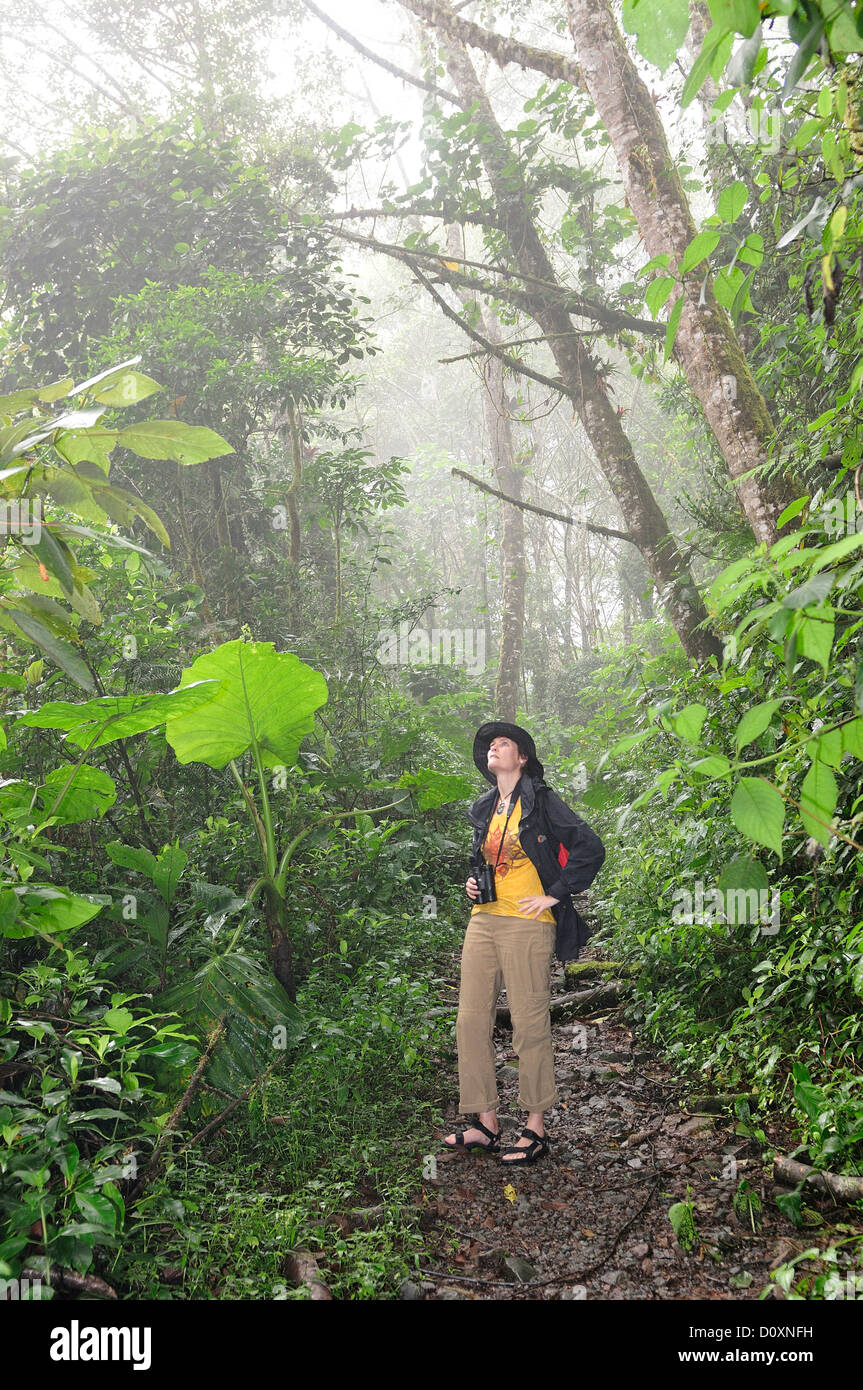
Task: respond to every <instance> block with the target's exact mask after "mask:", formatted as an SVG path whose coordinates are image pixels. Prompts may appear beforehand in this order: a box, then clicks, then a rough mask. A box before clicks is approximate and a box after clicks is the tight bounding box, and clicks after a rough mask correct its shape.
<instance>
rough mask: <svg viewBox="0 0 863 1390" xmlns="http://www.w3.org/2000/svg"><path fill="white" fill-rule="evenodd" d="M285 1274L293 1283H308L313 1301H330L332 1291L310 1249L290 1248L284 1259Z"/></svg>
mask: <svg viewBox="0 0 863 1390" xmlns="http://www.w3.org/2000/svg"><path fill="white" fill-rule="evenodd" d="M285 1274H286V1276H287V1278H288V1279H290V1280H291V1282H292V1283H293V1284H308V1286H309V1291H310V1294H311V1301H312V1302H313V1303H320V1302H322V1301H327V1300H328V1301H332V1297H333V1295H332V1293H331V1292H330V1289H329V1286H328V1285H327V1284H326V1283H325V1282H324V1279H323V1278H322V1276H321V1272H320V1270H319V1269H318V1262H317V1260H316V1259H315V1257H314V1255H313V1254H312V1252H311V1251H310V1250H292V1251H291V1253H290V1254H289V1255H288V1256H287V1257H286V1259H285Z"/></svg>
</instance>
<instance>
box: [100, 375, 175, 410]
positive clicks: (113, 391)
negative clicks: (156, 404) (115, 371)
mask: <svg viewBox="0 0 863 1390" xmlns="http://www.w3.org/2000/svg"><path fill="white" fill-rule="evenodd" d="M161 390H163V387H161V386H160V385H159V383H158V381H154V380H153V378H152V377H150V376H145V375H144V373H143V372H133V371H131V370H127V371H125V372H120V374H119V375H118V376H115V377H114V379H113V381H110V382H106V383H105V384H104V385H103V386H101V387H100V388H99V390H98V391H95V392H94V393H93V399H94V400H96V401H99V402H100V404H102V405H119V406H125V405H135V404H136V403H137V402H138V401H144V400H146V399H147V397H148V396H152V395H153V393H154V391H161Z"/></svg>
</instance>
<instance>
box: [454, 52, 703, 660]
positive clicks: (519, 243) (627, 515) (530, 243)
mask: <svg viewBox="0 0 863 1390" xmlns="http://www.w3.org/2000/svg"><path fill="white" fill-rule="evenodd" d="M441 48H442V51H443V54H444V58H445V62H446V66H447V71H448V72H449V74H450V78H451V80H452V82H453V83H454V84H455V88H456V91H457V92H458V94H459V97H460V100H461V102H462V105H463V106H464V108H465V110H469V109H470V108H471V107H472V106H474V107H475V109H476V111H477V113H478V118H479V120H481V121H482V123H483V125H484V126H485V127H486V131H487V139H484V140H483V141H482V142H481V144H480V151H481V157H482V161H483V165H484V167H485V171H486V174H487V176H488V178H489V181H490V183H491V185H492V189H493V191H494V195H495V198H496V201H497V204H498V208H499V210H500V213H501V217H502V220H503V226H504V229H505V234H506V238H507V241H508V242H509V245H510V247H511V249H512V253H513V256H514V257H515V260H516V263H517V265H518V268H519V270H520V271H521V273H522V275H526V276H532V277H534V278H535V279H538V280H540V281H545V282H546V283H547V284H551V285H554V286H556V287H557V285H558V280H557V276H556V274H555V271H554V268H553V267H552V264H551V261H550V260H549V257H548V255H547V253H546V250H545V247H544V246H543V244H542V241H541V240H540V237H539V233H538V232H537V229H536V226H535V225H534V222H533V220H532V217H531V215H530V213H529V211H528V209H527V207H526V205H525V203H524V199H523V195H522V193H521V187H520V184H521V175H520V171H519V168H518V164H517V161H516V159H515V156H514V154H513V152H512V151H511V149H510V148H509V146H508V144H507V141H506V139H505V137H504V135H503V132H502V130H501V128H500V126H499V124H498V122H497V119H496V117H495V115H494V112H493V111H492V108H491V104H490V102H489V100H488V97H487V95H486V93H485V91H484V89H483V88H482V87H481V85H480V83H479V80H478V79H477V76H476V72H475V71H474V68H473V65H472V63H471V61H470V59H469V57H468V55H467V52H466V50H465V48H464V46H463V45H462V44H461V43H459V42H457V41H455V40H452V39H449V38H444V39H442V40H441ZM513 170H514V172H513ZM525 283H526V285H527V286H531V285H532V282H531V281H526V282H525ZM528 293H529V297H530V304H531V313H532V316H533V318H534V319H535V320H536V322H537V323H538V324H539V326H540V328H541V329H542V331H543V333H544V334H545V335H546V337H547V338H548V340H549V347H550V348H551V351H552V352H553V354H554V358H555V361H556V363H557V367H558V371H559V372H560V376H561V378H562V380H563V383H564V385H565V386H566V388H567V394H568V395H569V396H570V398H571V399H572V401H573V403H574V405H575V408H576V410H577V411H578V413H579V415H580V417H581V420H582V423H583V424H584V427H585V431H586V433H587V436H588V438H589V439H590V442H591V444H592V445H593V448H594V451H595V453H596V455H597V458H598V460H599V463H600V467H601V468H602V470H603V472H604V474H605V476H606V478H607V479H608V483H609V485H610V487H611V489H612V491H613V493H614V495H615V497H616V498H617V501H618V504H619V506H620V509H621V511H622V513H623V516H624V520H625V523H626V529H627V531H628V532H629V533H630V534H631V535H632V537H633V540H634V543H635V544H636V545H637V547H638V549H639V550H640V551H641V553H642V555H643V556H644V559H645V562H646V564H647V566H648V569H649V570H650V573H651V575H652V576H653V579H654V581H655V583H656V585H657V588H658V590H659V591H660V595H661V597H662V599H663V601H664V603H665V605H666V609H667V612H668V616H669V618H670V620H671V622H672V624H673V626H674V628H675V631H676V632H677V634H678V636H679V637H680V641H681V643H682V644H683V648H684V650H685V651H686V653H687V655H688V656H689V657H690V658H692V659H693V660H695V661H697V662H704V661H707V660H708V659H709V658H710V657H716V659H717V662H721V659H722V645H721V643H720V642H719V640H718V638H717V637H716V635H715V634H714V633H713V632H711V631H709V630H707V629H705V628H704V627H701V624H706V623H707V621H708V615H707V611H706V609H705V607H704V604H703V602H702V600H701V596H700V594H699V593H698V590H697V588H696V587H695V583H694V581H693V578H692V575H691V573H690V571H689V569H688V567H687V566H686V565H685V564H684V562H683V559H682V556H681V555H680V552H679V550H678V548H677V545H676V543H675V541H674V538H673V536H672V535H671V533H670V531H669V529H668V525H667V523H666V521H665V517H664V516H663V514H662V511H661V510H660V507H659V504H658V503H657V501H656V498H655V497H654V496H653V493H652V492H651V490H650V487H649V486H648V484H647V481H646V479H645V478H644V475H643V474H642V472H641V469H640V468H639V466H638V463H637V461H636V458H635V455H634V453H633V450H632V446H631V445H630V443H629V440H628V439H627V437H626V435H625V434H624V432H623V429H622V426H621V423H620V420H619V418H618V415H617V412H616V410H615V409H614V407H613V405H612V404H611V402H610V400H609V399H608V395H607V389H606V387H605V385H604V382H603V379H602V376H601V375H600V372H599V370H598V364H597V363H595V362H594V361H593V360H592V359H591V357H590V354H589V353H588V351H587V349H586V348H585V346H584V343H583V341H582V339H581V337H580V335H579V334H578V333H577V332H576V330H575V329H574V328H573V324H572V319H571V318H570V316H569V314H568V312H567V311H566V309H564V308H562V307H561V305H560V302H559V290H558V289H556V290H555V292H554V293H552V294H546V293H545V292H543V291H542V290H541V289H535V288H529V290H528Z"/></svg>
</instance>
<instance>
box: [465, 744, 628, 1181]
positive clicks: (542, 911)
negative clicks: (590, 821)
mask: <svg viewBox="0 0 863 1390" xmlns="http://www.w3.org/2000/svg"><path fill="white" fill-rule="evenodd" d="M473 760H474V762H475V763H476V765H477V767H478V768H479V770H480V772H482V774H483V776H484V777H485V778H486V780H487V781H489V782H491V783H492V789H491V790H490V791H487V792H485V793H484V794H483V795H482V796H481V797H480V798H479V800H478V801H475V802H474V804H473V806H472V807H471V810H470V811H469V813H468V816H469V819H470V821H471V823H472V825H473V827H474V840H473V849H472V853H471V863H472V864H475V865H476V866H477V867H479V864H480V851H481V852H482V855H483V856H484V858H485V861H486V863H487V864H490V865H492V867H493V869H494V885H495V892H496V899H495V900H494V901H492V902H485V903H480V902H478V901H477V899H478V898H479V897H480V889H479V887H478V885H477V882H476V879H475V878H474V875H473V873H471V875H470V877H469V878H468V880H467V882H466V884H465V891H466V893H467V895H468V897H469V898H472V899H473V900H474V907H473V908H472V910H471V915H470V919H469V921H468V925H467V931H466V932H465V938H464V944H463V946H462V954H461V986H460V989H459V1009H458V1018H457V1020H456V1042H457V1047H458V1069H459V1109H460V1110H461V1111H462V1113H463V1114H468V1113H471V1112H476V1115H477V1123H476V1124H474V1125H471V1126H469V1127H468V1128H466V1129H462V1130H459V1131H458V1132H457V1133H454V1134H450V1135H448V1136H447V1137H446V1139H445V1140H444V1144H445V1145H446V1147H447V1148H449V1149H454V1148H459V1147H461V1146H465V1147H470V1148H479V1149H482V1150H484V1151H487V1152H489V1153H498V1152H499V1153H501V1156H502V1161H503V1162H504V1163H533V1162H534V1161H535V1160H536V1159H537V1158H540V1157H541V1156H542V1155H543V1154H546V1153H548V1145H549V1139H548V1136H547V1135H546V1133H545V1127H544V1117H545V1111H546V1110H547V1109H548V1108H549V1107H550V1106H552V1105H554V1104H556V1103H557V1101H558V1100H559V1096H558V1093H557V1087H556V1085H555V1080H554V1051H553V1048H552V1040H551V1016H550V1013H549V1004H550V996H551V960H552V956H553V955H555V954H556V955H557V957H558V959H559V960H561V961H564V960H575V959H577V958H578V953H579V951H580V949H581V947H582V946H583V945H584V943H585V941H586V940H587V927H586V925H585V922H584V920H583V918H581V917H580V916H579V914H578V913H577V912H576V910H575V908H574V907H573V905H572V899H571V894H573V893H580V892H582V891H583V890H584V889H585V888H587V887H588V886H589V885H590V884H591V883H592V882H593V880H594V878H595V877H596V875H597V873H598V872H599V869H600V867H601V866H602V862H603V860H604V859H605V849H604V847H603V844H602V841H601V840H600V838H599V836H598V835H596V834H595V833H594V832H593V831H592V830H591V829H590V827H589V826H588V825H586V824H585V822H584V821H582V820H580V819H579V817H578V816H577V815H576V814H575V813H574V812H573V811H571V810H570V808H569V807H568V806H567V805H566V803H565V802H563V801H562V800H561V799H560V797H559V796H558V795H557V794H556V792H553V791H552V790H551V788H550V787H548V786H547V785H546V783H545V781H544V772H543V766H542V763H541V762H540V761H539V759H538V758H537V756H536V748H535V747H534V742H533V739H532V738H531V736H530V734H529V733H527V732H526V730H524V729H522V728H520V727H519V726H518V725H517V724H507V723H505V722H502V721H500V720H494V721H492V722H490V723H487V724H483V725H482V726H481V728H479V729H478V730H477V733H476V737H475V739H474V747H473ZM564 851H568V856H567V853H565V852H564ZM502 984H505V985H506V992H507V998H508V1001H509V1009H510V1017H511V1019H512V1028H513V1047H514V1049H515V1051H516V1052H517V1053H518V1058H519V1068H518V1076H519V1092H518V1103H519V1105H522V1106H524V1107H525V1109H526V1110H527V1111H528V1116H527V1125H526V1126H525V1128H524V1129H523V1130H522V1132H521V1135H520V1137H519V1139H518V1141H517V1143H515V1144H511V1145H509V1146H508V1147H507V1148H505V1149H503V1150H501V1148H500V1131H499V1128H498V1122H497V1078H496V1075H495V1068H494V1042H493V1030H494V1023H495V1011H496V1006H497V997H498V994H499V993H500V988H501V985H502Z"/></svg>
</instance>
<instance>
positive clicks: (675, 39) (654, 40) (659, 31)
mask: <svg viewBox="0 0 863 1390" xmlns="http://www.w3.org/2000/svg"><path fill="white" fill-rule="evenodd" d="M623 27H624V29H625V30H626V32H627V33H628V34H637V35H638V51H639V53H641V54H643V56H644V57H645V58H646V59H647V61H648V62H649V63H655V64H656V66H657V67H658V68H660V69H661V70H662V71H663V72H664V71H665V69H666V68H667V67H668V64H669V63H670V62H671V61H672V60H673V59H674V57H675V56H676V54H677V50H678V49H679V48H680V47H681V45H682V44H683V40H684V39H685V38H686V34H687V31H688V29H689V0H623Z"/></svg>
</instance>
